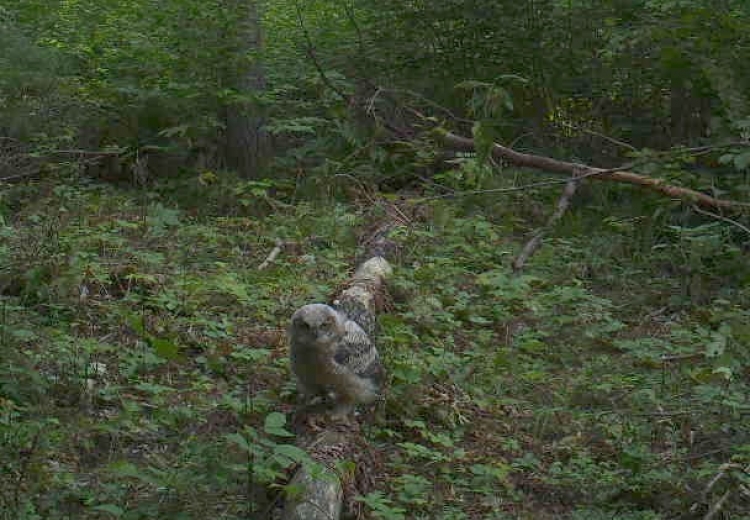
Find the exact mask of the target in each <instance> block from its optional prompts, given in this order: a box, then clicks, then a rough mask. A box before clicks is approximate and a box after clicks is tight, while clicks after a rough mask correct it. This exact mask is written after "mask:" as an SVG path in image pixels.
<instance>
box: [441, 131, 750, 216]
mask: <svg viewBox="0 0 750 520" xmlns="http://www.w3.org/2000/svg"><path fill="white" fill-rule="evenodd" d="M441 137H442V140H443V143H444V144H445V145H446V146H448V147H449V148H451V149H453V150H457V151H464V152H474V151H475V143H474V140H473V139H469V138H468V137H463V136H460V135H457V134H454V133H452V132H443V133H442V136H441ZM492 156H493V157H495V158H496V159H502V160H505V161H508V162H510V163H512V164H515V165H516V166H525V167H528V168H535V169H538V170H545V171H548V172H552V173H561V174H566V175H570V176H573V175H576V174H577V173H580V179H584V178H592V179H596V180H610V181H615V182H621V183H624V184H633V185H636V186H641V187H643V188H646V189H649V190H651V191H655V192H658V193H661V194H662V195H666V196H667V197H670V198H673V199H679V200H682V201H685V202H688V203H692V204H697V205H698V206H702V207H704V208H713V209H726V210H731V211H743V212H748V211H750V204H748V203H743V202H738V201H733V200H726V199H717V198H716V197H712V196H710V195H707V194H705V193H702V192H700V191H696V190H692V189H690V188H683V187H681V186H674V185H671V184H667V183H666V182H664V181H663V180H662V179H655V178H653V177H648V176H646V175H642V174H639V173H634V172H630V171H627V170H626V169H625V168H623V169H609V170H606V169H602V168H596V167H593V166H589V165H586V164H580V163H572V162H566V161H559V160H557V159H552V158H550V157H544V156H541V155H533V154H527V153H522V152H517V151H516V150H513V149H511V148H508V147H505V146H502V145H500V144H497V143H495V144H494V145H493V146H492Z"/></svg>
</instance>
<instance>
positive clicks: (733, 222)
mask: <svg viewBox="0 0 750 520" xmlns="http://www.w3.org/2000/svg"><path fill="white" fill-rule="evenodd" d="M693 209H694V210H695V211H696V212H697V213H700V214H701V215H706V216H707V217H711V218H714V219H716V220H721V221H722V222H726V223H727V224H731V225H733V226H735V227H737V228H739V229H741V230H742V231H744V232H745V233H747V234H748V235H750V228H748V227H747V226H745V225H743V224H740V223H739V222H737V221H736V220H732V219H731V218H728V217H725V216H724V215H717V214H716V213H711V212H710V211H706V210H704V209H700V208H699V207H698V206H697V205H695V204H693Z"/></svg>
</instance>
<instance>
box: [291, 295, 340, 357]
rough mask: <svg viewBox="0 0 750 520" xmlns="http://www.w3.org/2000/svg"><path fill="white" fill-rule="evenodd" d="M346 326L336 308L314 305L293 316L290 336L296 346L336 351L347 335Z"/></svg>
mask: <svg viewBox="0 0 750 520" xmlns="http://www.w3.org/2000/svg"><path fill="white" fill-rule="evenodd" d="M344 324H345V321H344V318H343V316H342V315H341V314H340V313H338V312H337V311H336V310H335V309H334V308H332V307H330V306H328V305H324V304H322V303H313V304H310V305H305V306H304V307H300V308H299V309H298V310H297V312H295V313H294V314H293V315H292V323H291V325H290V327H289V336H290V338H291V340H292V343H293V344H296V345H300V346H302V345H309V346H316V347H318V348H325V347H331V348H332V349H335V347H336V345H337V343H338V341H339V340H340V339H341V338H342V337H343V336H344V335H345V334H346V327H345V325H344ZM332 354H333V352H332Z"/></svg>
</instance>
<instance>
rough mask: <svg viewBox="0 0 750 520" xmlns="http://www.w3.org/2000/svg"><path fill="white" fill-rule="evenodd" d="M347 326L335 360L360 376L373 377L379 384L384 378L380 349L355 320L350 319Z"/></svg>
mask: <svg viewBox="0 0 750 520" xmlns="http://www.w3.org/2000/svg"><path fill="white" fill-rule="evenodd" d="M345 326H346V334H345V335H344V337H343V338H342V340H341V343H340V344H339V346H338V349H337V351H336V354H335V355H334V358H333V359H334V361H336V362H337V363H338V364H340V365H343V366H345V367H347V368H348V369H349V370H351V371H352V372H354V373H355V374H357V375H358V376H360V377H365V378H368V379H372V380H373V381H374V382H376V383H377V384H379V383H380V381H381V380H382V375H383V367H382V365H381V363H380V357H379V356H378V350H377V349H376V348H375V345H373V343H372V341H371V340H370V338H369V336H368V335H367V334H366V333H365V331H364V330H362V328H361V327H360V326H359V325H357V324H356V323H355V322H353V321H351V320H348V321H347V322H346V324H345Z"/></svg>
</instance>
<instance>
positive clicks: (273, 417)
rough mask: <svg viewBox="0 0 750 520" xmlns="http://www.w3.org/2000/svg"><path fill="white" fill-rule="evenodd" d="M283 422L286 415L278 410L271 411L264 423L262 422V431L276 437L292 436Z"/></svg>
mask: <svg viewBox="0 0 750 520" xmlns="http://www.w3.org/2000/svg"><path fill="white" fill-rule="evenodd" d="M285 424H286V415H284V414H283V413H279V412H271V413H270V414H268V415H267V416H266V420H265V423H264V424H263V431H265V432H266V433H267V434H269V435H276V436H277V437H294V434H293V433H291V432H289V431H287V430H286V429H285V428H284V425H285Z"/></svg>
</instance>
